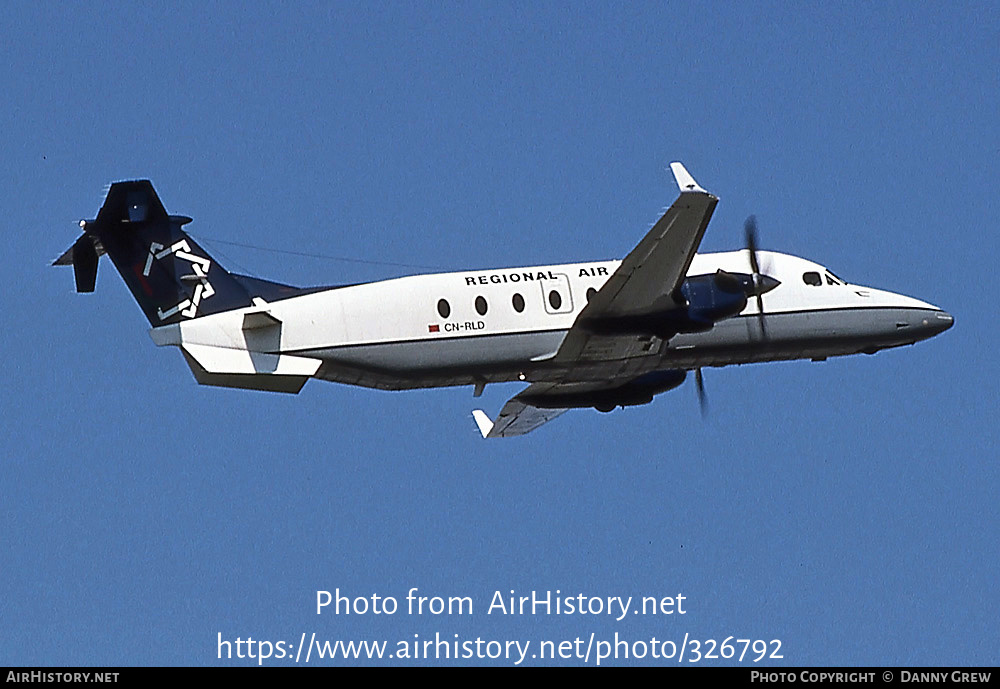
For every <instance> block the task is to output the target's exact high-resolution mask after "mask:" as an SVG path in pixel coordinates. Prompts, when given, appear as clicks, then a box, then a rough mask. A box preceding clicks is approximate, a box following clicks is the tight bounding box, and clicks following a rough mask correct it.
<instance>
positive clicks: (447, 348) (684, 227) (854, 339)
mask: <svg viewBox="0 0 1000 689" xmlns="http://www.w3.org/2000/svg"><path fill="white" fill-rule="evenodd" d="M670 167H671V170H672V171H673V174H674V177H675V178H676V180H677V185H678V186H679V187H680V196H679V197H678V198H677V200H676V201H675V202H674V204H673V205H672V206H671V207H670V208H669V209H668V210H667V212H666V213H665V214H664V215H663V217H662V218H660V220H659V221H658V222H657V223H656V224H655V225H654V226H653V228H652V229H651V230H650V231H649V233H648V234H647V235H646V236H645V237H644V238H643V240H642V241H641V242H639V245H638V246H637V247H636V248H635V249H633V250H632V251H631V253H629V254H628V256H626V257H625V258H624V260H621V261H596V262H589V263H571V264H564V265H554V266H537V267H530V268H505V269H492V270H478V271H462V272H457V273H439V274H432V275H414V276H410V277H402V278H397V279H393V280H384V281H381V282H373V283H368V284H360V285H345V286H338V287H312V288H299V287H292V286H289V285H284V284H279V283H275V282H269V281H267V280H261V279H258V278H253V277H248V276H244V275H236V274H234V273H229V272H227V271H225V270H224V269H223V268H222V267H221V266H220V265H219V264H218V263H217V262H216V261H215V260H214V259H213V258H212V257H210V256H209V255H208V253H206V252H205V250H204V249H202V248H201V247H200V246H199V245H198V244H197V243H196V242H195V241H194V240H193V239H191V237H189V236H188V235H187V234H186V233H185V232H184V231H183V230H182V229H181V228H182V226H183V225H185V224H186V223H188V222H190V221H191V219H190V218H187V217H184V216H179V215H168V214H167V212H166V210H165V209H164V208H163V205H162V204H161V203H160V199H159V198H158V197H157V195H156V192H155V191H154V190H153V185H152V184H150V182H149V181H147V180H142V181H134V182H117V183H115V184H112V185H111V189H110V191H109V192H108V195H107V198H106V199H105V201H104V205H103V206H102V207H101V209H100V212H98V214H97V218H96V219H95V220H87V221H81V223H80V226H81V228H82V229H83V235H82V236H81V237H80V238H79V239H78V240H77V241H76V243H75V244H74V245H73V246H72V247H71V248H70V249H69V250H68V251H67V252H66V253H64V254H63V255H62V256H61V257H60V258H59V259H57V260H56V262H55V264H56V265H72V266H73V268H74V271H75V276H76V286H77V291H80V292H92V291H93V290H94V286H95V283H96V279H97V262H98V258H99V256H100V255H102V254H105V253H106V254H107V255H108V256H110V257H111V261H112V262H113V263H114V264H115V267H116V268H117V269H118V272H119V273H120V274H121V276H122V278H123V279H124V280H125V282H126V284H127V285H128V287H129V289H130V290H131V291H132V294H133V295H134V296H135V298H136V301H138V302H139V306H140V307H142V310H143V312H144V313H145V314H146V317H147V318H148V319H149V322H150V323H151V324H152V326H153V328H152V331H151V335H152V338H153V341H154V342H155V343H156V344H157V345H161V346H163V345H172V346H175V347H178V348H179V349H180V350H181V352H182V353H183V355H184V358H185V359H186V360H187V363H188V365H189V366H190V367H191V370H192V372H193V373H194V376H195V379H196V380H197V381H198V382H199V383H201V384H203V385H218V386H225V387H235V388H249V389H255V390H271V391H280V392H298V391H299V390H300V389H301V388H302V386H303V385H304V384H305V382H306V381H307V380H308V379H309V378H320V379H323V380H329V381H334V382H338V383H350V384H353V385H362V386H366V387H372V388H380V389H383V390H404V389H413V388H426V387H440V386H446V385H472V386H475V395H476V396H477V397H478V396H479V395H480V394H481V393H482V391H483V388H484V387H485V386H486V385H487V384H488V383H499V382H506V381H515V380H520V381H525V382H527V383H529V385H528V387H527V388H525V389H524V390H522V391H521V392H520V393H519V394H517V395H515V396H514V397H513V398H511V399H510V400H509V401H508V402H507V403H506V404H505V405H504V407H503V409H502V410H501V411H500V414H499V416H498V417H497V419H496V421H495V422H494V421H491V420H490V418H489V417H488V416H487V415H486V413H485V412H484V411H482V410H480V409H477V410H475V411H473V416H474V417H475V420H476V423H477V425H478V426H479V430H480V432H481V433H482V435H483V437H486V438H496V437H507V436H514V435H522V434H524V433H527V432H529V431H531V430H534V429H535V428H537V427H539V426H541V425H542V424H544V423H545V422H547V421H551V420H552V419H554V418H555V417H557V416H559V415H560V414H562V413H563V412H565V411H566V410H568V409H574V408H577V407H594V408H596V409H598V410H600V411H605V412H607V411H611V410H613V409H614V408H615V407H626V406H631V405H638V404H646V403H648V402H650V401H652V399H653V397H654V396H655V395H657V394H659V393H661V392H665V391H667V390H670V389H672V388H675V387H677V386H679V385H680V384H681V383H682V382H683V381H684V379H685V377H686V376H687V372H688V371H695V374H696V383H697V386H698V392H699V397H700V399H701V400H702V403H703V405H704V387H703V384H702V378H701V369H702V368H703V367H705V366H726V365H729V364H745V363H750V362H758V361H777V360H787V359H813V360H823V359H825V358H826V357H830V356H841V355H845V354H857V353H861V352H864V353H866V354H874V353H875V352H876V351H878V350H880V349H886V348H889V347H898V346H901V345H907V344H913V343H915V342H917V341H919V340H923V339H926V338H928V337H932V336H933V335H936V334H937V333H940V332H942V331H944V330H947V329H948V328H949V327H951V325H952V322H953V320H952V317H951V316H950V315H949V314H947V313H945V312H944V311H942V310H941V309H939V308H937V307H936V306H931V305H930V304H927V303H925V302H922V301H917V300H916V299H911V298H910V297H904V296H902V295H899V294H893V293H892V292H884V291H881V290H877V289H872V288H870V287H861V286H858V285H852V284H848V283H846V282H845V281H843V280H841V279H840V278H838V277H837V276H836V275H834V274H833V273H831V272H830V271H828V270H827V269H826V268H824V267H823V266H821V265H818V264H816V263H813V262H812V261H807V260H804V259H801V258H796V257H795V256H789V255H786V254H780V253H774V252H770V251H758V250H757V248H756V243H757V242H756V228H755V223H754V221H753V218H752V217H751V218H750V219H749V220H748V221H747V227H746V232H747V248H746V249H744V250H742V251H732V252H727V253H716V254H696V253H695V252H696V251H697V249H698V245H699V243H700V242H701V238H702V235H704V233H705V228H706V227H707V226H708V222H709V219H710V218H711V217H712V212H713V211H714V210H715V206H716V204H717V203H718V199H717V198H716V197H715V196H713V195H712V194H710V193H708V192H707V191H705V190H704V189H702V188H701V187H700V186H698V184H697V183H696V182H695V181H694V179H693V178H692V177H691V175H690V174H688V172H687V170H685V169H684V166H683V165H681V164H680V163H673V164H671V166H670Z"/></svg>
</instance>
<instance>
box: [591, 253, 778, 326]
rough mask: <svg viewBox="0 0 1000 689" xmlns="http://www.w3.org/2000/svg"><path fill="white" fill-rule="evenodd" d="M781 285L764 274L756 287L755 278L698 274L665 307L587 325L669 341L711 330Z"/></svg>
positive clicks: (732, 274)
mask: <svg viewBox="0 0 1000 689" xmlns="http://www.w3.org/2000/svg"><path fill="white" fill-rule="evenodd" d="M779 284H780V283H779V282H778V281H777V280H775V279H774V278H772V277H769V276H767V275H761V276H759V278H758V282H757V284H756V285H755V284H754V279H753V276H752V275H748V274H746V273H728V272H726V271H723V270H719V271H717V272H715V273H712V274H710V275H695V276H694V277H689V278H687V279H686V280H684V282H683V283H682V284H681V287H680V289H679V290H678V292H679V293H677V294H675V295H674V297H673V299H671V298H670V297H664V298H663V300H662V301H663V302H665V305H664V306H663V307H660V308H655V309H653V310H650V311H646V312H640V313H629V314H622V315H614V316H603V317H600V318H591V319H587V320H585V321H584V322H583V325H585V326H586V327H587V328H588V329H589V330H591V331H592V332H595V333H598V334H601V335H622V334H637V335H647V334H648V335H656V336H657V337H659V338H661V339H664V340H669V339H670V338H671V337H673V336H674V335H676V334H678V333H697V332H704V331H706V330H710V329H711V328H712V326H713V325H715V323H716V322H718V321H721V320H723V319H725V318H731V317H732V316H735V315H736V314H738V313H740V312H742V311H743V309H745V308H746V306H747V299H748V297H750V296H754V295H756V294H757V293H758V292H760V293H761V294H764V293H765V292H769V291H771V290H772V289H774V288H775V287H777V286H778V285H779Z"/></svg>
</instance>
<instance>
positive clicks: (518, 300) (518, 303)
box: [510, 294, 524, 313]
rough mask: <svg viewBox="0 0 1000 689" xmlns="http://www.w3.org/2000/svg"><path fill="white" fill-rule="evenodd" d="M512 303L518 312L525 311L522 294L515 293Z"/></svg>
mask: <svg viewBox="0 0 1000 689" xmlns="http://www.w3.org/2000/svg"><path fill="white" fill-rule="evenodd" d="M510 303H511V304H512V305H513V306H514V310H515V311H517V312H518V313H521V312H522V311H524V297H522V296H521V295H520V294H515V295H514V297H513V298H512V299H511V300H510Z"/></svg>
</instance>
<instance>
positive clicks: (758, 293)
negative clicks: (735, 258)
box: [743, 215, 767, 340]
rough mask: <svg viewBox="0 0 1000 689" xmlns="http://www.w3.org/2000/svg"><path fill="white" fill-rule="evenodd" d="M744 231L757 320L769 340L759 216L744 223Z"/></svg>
mask: <svg viewBox="0 0 1000 689" xmlns="http://www.w3.org/2000/svg"><path fill="white" fill-rule="evenodd" d="M743 231H744V233H745V234H746V240H747V252H748V253H749V254H750V269H751V271H752V272H753V291H754V296H755V297H756V298H757V320H758V322H759V323H760V332H761V335H763V336H764V339H765V340H766V339H767V326H766V325H765V324H764V298H763V296H762V294H763V292H764V291H766V290H765V289H763V288H764V284H763V280H762V276H761V274H760V262H759V261H758V260H757V216H756V215H751V216H750V217H749V218H747V219H746V222H745V223H743Z"/></svg>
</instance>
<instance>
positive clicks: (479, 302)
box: [476, 297, 489, 316]
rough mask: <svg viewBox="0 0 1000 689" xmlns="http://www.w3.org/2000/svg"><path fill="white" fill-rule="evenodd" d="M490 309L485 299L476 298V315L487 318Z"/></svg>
mask: <svg viewBox="0 0 1000 689" xmlns="http://www.w3.org/2000/svg"><path fill="white" fill-rule="evenodd" d="M488 308H489V305H488V304H487V303H486V299H484V298H483V297H476V313H478V314H479V315H480V316H485V315H486V309H488Z"/></svg>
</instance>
